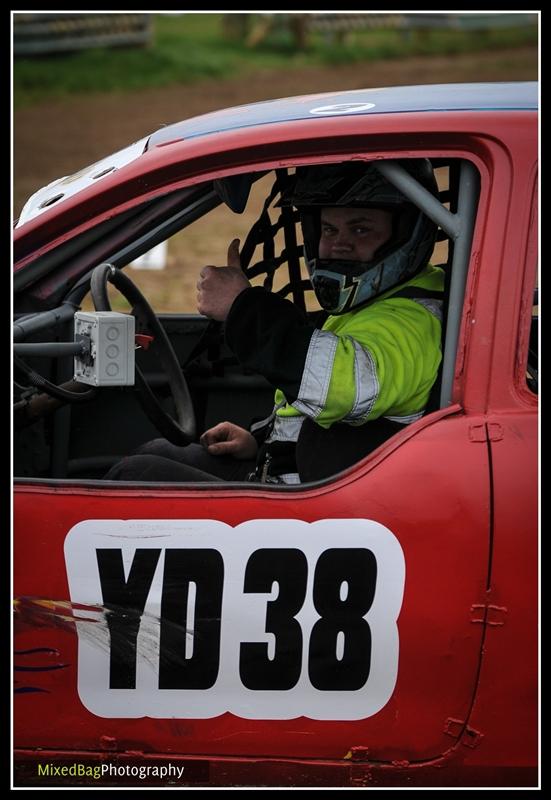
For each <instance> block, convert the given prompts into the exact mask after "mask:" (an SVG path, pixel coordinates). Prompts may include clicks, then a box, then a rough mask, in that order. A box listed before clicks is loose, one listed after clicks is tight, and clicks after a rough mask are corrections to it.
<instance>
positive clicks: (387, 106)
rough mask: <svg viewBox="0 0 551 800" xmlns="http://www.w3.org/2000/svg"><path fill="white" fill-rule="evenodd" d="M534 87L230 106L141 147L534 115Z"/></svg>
mask: <svg viewBox="0 0 551 800" xmlns="http://www.w3.org/2000/svg"><path fill="white" fill-rule="evenodd" d="M537 86H538V84H537V83H536V82H515V83H442V84H436V85H420V86H391V87H387V88H383V89H357V90H352V91H346V92H338V93H336V94H335V93H327V94H310V95H299V96H296V97H285V98H281V99H278V100H267V101H264V102H260V103H249V104H247V105H243V106H235V107H234V108H227V109H224V110H222V111H214V112H212V113H210V114H202V115H201V116H198V117H192V118H191V119H187V120H183V121H182V122H176V123H174V124H173V125H167V126H166V127H164V128H161V129H160V130H158V131H156V132H155V133H153V134H152V135H151V136H150V138H149V142H148V145H147V146H148V148H151V147H155V146H157V145H160V144H164V143H166V142H169V141H174V140H177V139H182V138H185V139H190V138H192V137H195V136H205V135H208V134H211V133H219V132H221V131H229V130H236V129H238V128H244V127H251V126H256V125H267V124H273V123H278V122H290V121H291V120H306V119H315V118H319V117H320V116H339V115H342V114H371V115H372V114H391V113H400V112H402V113H414V112H416V113H419V112H424V111H467V110H469V111H488V110H494V111H511V110H519V111H521V110H529V109H536V108H537V107H538V93H537Z"/></svg>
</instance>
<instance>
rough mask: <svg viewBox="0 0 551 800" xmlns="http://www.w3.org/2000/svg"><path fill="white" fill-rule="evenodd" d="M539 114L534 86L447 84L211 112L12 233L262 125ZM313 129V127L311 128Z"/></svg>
mask: <svg viewBox="0 0 551 800" xmlns="http://www.w3.org/2000/svg"><path fill="white" fill-rule="evenodd" d="M537 108H538V83H537V82H511V83H457V84H453V83H445V84H435V85H418V86H392V87H387V88H382V89H357V90H352V91H345V92H338V93H324V94H310V95H299V96H296V97H286V98H281V99H277V100H267V101H263V102H259V103H249V104H247V105H243V106H235V107H232V108H227V109H223V110H220V111H214V112H211V113H209V114H202V115H200V116H197V117H191V118H190V119H186V120H182V121H180V122H176V123H174V124H172V125H167V126H165V127H163V128H160V129H159V130H157V131H155V132H154V133H152V134H151V135H149V136H145V137H144V138H142V139H140V140H139V141H137V142H134V143H133V144H131V145H129V146H128V147H126V148H124V149H123V150H120V151H119V152H117V153H113V154H110V155H108V156H106V157H105V158H103V159H102V160H101V161H97V162H96V163H95V164H92V165H91V166H88V167H85V168H84V169H82V170H79V171H78V172H77V173H75V174H73V175H69V176H65V177H62V178H59V179H58V180H55V181H53V182H52V183H50V184H48V185H47V186H44V187H43V188H41V189H39V190H38V191H37V192H35V193H34V194H33V195H31V197H30V198H29V199H28V200H27V202H26V203H25V205H24V207H23V209H22V210H21V213H20V215H19V219H18V221H17V224H16V227H17V228H20V227H21V226H23V225H25V223H27V222H29V221H30V220H32V219H34V218H36V217H39V216H41V215H43V214H44V213H45V212H47V211H49V210H50V209H51V208H52V207H57V206H58V205H60V204H62V205H65V203H66V201H67V200H68V199H70V198H74V197H75V195H77V194H79V193H80V192H82V191H83V190H85V189H88V188H89V187H93V186H94V184H96V183H98V182H99V180H101V179H102V178H104V177H105V176H110V175H112V174H113V173H114V172H118V170H120V169H121V168H122V167H125V166H127V165H128V164H130V163H131V162H135V161H136V160H137V159H139V158H140V157H141V156H143V155H144V154H146V153H148V152H149V153H151V152H152V151H154V150H156V148H157V147H163V146H164V145H167V144H169V143H177V142H185V141H189V140H194V141H195V142H198V141H200V140H201V138H202V137H208V136H212V135H216V134H220V133H230V132H234V131H239V130H242V129H249V130H251V131H252V130H253V129H254V128H259V127H260V126H262V125H270V126H274V125H278V124H284V123H293V122H303V123H306V124H308V120H318V121H319V120H320V119H324V118H325V119H328V118H330V117H333V118H335V117H339V116H341V117H342V116H346V117H357V116H362V115H369V116H376V115H384V114H399V113H403V114H419V113H423V112H439V113H444V114H445V113H447V112H465V111H472V112H477V111H500V112H501V111H503V112H506V111H509V112H510V111H528V110H537ZM314 124H315V123H314Z"/></svg>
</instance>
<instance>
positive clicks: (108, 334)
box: [74, 311, 136, 386]
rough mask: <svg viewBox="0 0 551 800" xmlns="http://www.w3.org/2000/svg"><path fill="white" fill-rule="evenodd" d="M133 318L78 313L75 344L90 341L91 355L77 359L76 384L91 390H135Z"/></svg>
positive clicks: (105, 313) (76, 315) (98, 313)
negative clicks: (113, 387) (114, 388)
mask: <svg viewBox="0 0 551 800" xmlns="http://www.w3.org/2000/svg"><path fill="white" fill-rule="evenodd" d="M135 326H136V321H135V319H134V317H133V316H132V315H131V314H120V313H119V312H117V311H76V312H75V334H74V335H75V341H82V340H85V339H86V338H88V339H89V341H90V347H89V352H88V353H86V355H82V356H76V357H75V361H74V365H75V374H74V380H75V381H78V382H79V383H87V384H89V385H90V386H134V372H135V370H134V361H135V359H134V349H135V342H134V331H135Z"/></svg>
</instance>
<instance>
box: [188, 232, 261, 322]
mask: <svg viewBox="0 0 551 800" xmlns="http://www.w3.org/2000/svg"><path fill="white" fill-rule="evenodd" d="M250 285H251V284H250V283H249V281H248V280H247V278H246V277H245V274H244V273H243V270H242V269H241V259H240V257H239V239H234V240H233V241H232V242H231V244H230V246H229V247H228V266H227V267H212V266H207V267H203V269H202V270H201V272H200V273H199V280H198V281H197V311H198V312H199V313H200V314H204V315H205V317H210V318H211V319H216V320H218V321H219V322H223V321H224V320H225V319H226V317H227V316H228V314H229V312H230V308H231V307H232V304H233V301H234V300H235V298H236V297H237V295H238V294H241V292H242V291H243V290H244V289H247V288H249V286H250Z"/></svg>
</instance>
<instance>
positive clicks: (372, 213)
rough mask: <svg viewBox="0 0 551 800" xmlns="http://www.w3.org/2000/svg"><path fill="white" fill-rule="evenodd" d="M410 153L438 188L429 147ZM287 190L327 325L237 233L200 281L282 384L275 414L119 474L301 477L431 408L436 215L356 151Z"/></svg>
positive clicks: (123, 467) (213, 307) (203, 302)
mask: <svg viewBox="0 0 551 800" xmlns="http://www.w3.org/2000/svg"><path fill="white" fill-rule="evenodd" d="M401 164H402V166H404V167H405V169H406V170H407V171H408V172H409V173H410V174H411V175H412V176H413V177H415V178H416V179H417V180H418V181H419V182H420V183H421V184H422V185H423V186H424V187H425V188H427V189H428V190H429V191H431V193H432V194H434V195H435V196H437V192H438V189H437V185H436V180H435V178H434V173H433V170H432V167H431V165H430V162H429V161H428V160H426V159H416V160H404V161H402V162H401ZM280 203H281V204H286V205H292V206H294V207H295V208H297V209H298V211H299V215H300V220H301V226H302V231H303V240H304V258H305V261H306V264H307V267H308V270H309V274H310V280H311V282H312V285H313V288H314V291H315V294H316V297H317V299H318V301H319V303H320V305H321V307H322V309H324V310H325V312H326V314H325V317H326V319H325V321H324V322H323V324H322V326H321V327H316V326H315V325H314V323H313V322H312V321H311V320H310V319H309V318H308V317H307V315H306V314H305V313H304V312H303V311H301V310H300V309H299V308H297V307H296V306H295V305H294V304H293V303H292V302H291V301H289V300H286V299H284V298H282V297H280V296H278V295H276V294H273V293H271V292H269V291H267V290H266V289H264V288H263V287H260V286H254V287H253V286H251V284H250V283H249V281H248V279H247V278H246V276H245V275H244V273H243V271H242V269H241V264H240V259H239V240H237V239H234V240H233V241H232V243H231V244H230V246H229V249H228V259H227V265H226V266H221V267H215V266H206V267H204V268H203V269H202V270H201V273H200V277H199V281H198V283H197V289H198V294H197V308H198V311H199V312H200V313H201V314H204V315H205V316H207V317H210V318H211V319H215V320H219V321H224V322H225V335H226V341H227V343H228V345H229V347H230V349H231V350H232V351H233V352H234V354H235V355H236V356H237V358H238V359H239V361H240V363H241V364H242V365H243V366H244V367H247V368H249V369H252V370H254V371H256V372H258V373H260V374H262V375H263V376H264V377H265V378H267V380H268V381H269V382H270V383H271V384H272V385H273V386H274V389H275V403H274V409H273V412H272V414H271V415H270V417H268V419H267V420H264V421H262V422H260V423H256V424H254V425H252V426H251V429H250V430H245V429H244V428H241V427H240V426H238V425H235V424H234V423H231V422H221V423H220V424H218V425H216V426H215V427H213V428H211V429H210V430H207V431H206V432H205V433H203V435H202V436H201V438H200V443H199V444H192V445H188V446H187V447H177V446H175V445H172V444H171V443H169V442H168V441H166V440H164V439H156V440H154V441H153V442H149V443H147V444H145V445H143V446H142V447H140V448H139V449H138V450H137V451H136V454H135V455H133V456H130V457H128V458H126V459H123V460H122V461H121V462H119V463H118V464H116V465H115V466H114V467H113V468H112V469H111V470H110V471H109V472H108V473H107V475H106V478H107V479H109V480H156V481H195V480H200V481H212V480H247V479H248V480H260V481H266V482H272V483H285V484H295V483H300V482H301V481H304V480H312V479H315V478H319V477H324V476H325V475H330V474H333V473H334V472H337V471H339V469H342V468H343V467H345V466H348V465H349V464H350V463H354V461H356V460H358V458H361V457H363V456H364V455H366V454H367V453H368V452H369V451H370V450H372V449H374V448H375V447H377V446H378V445H379V444H380V443H381V442H382V441H384V439H386V438H388V437H389V436H391V435H392V434H393V433H395V432H397V431H399V430H401V429H403V427H404V426H405V425H408V424H410V423H411V422H413V421H415V420H417V419H419V418H420V417H421V416H422V414H423V412H424V410H425V407H426V405H427V401H428V398H429V394H430V390H431V388H432V386H433V384H434V382H435V380H436V377H437V372H438V367H439V364H440V360H441V346H440V341H441V316H442V292H443V285H444V275H443V271H442V269H440V268H439V267H434V266H432V265H430V264H429V258H430V256H431V253H432V250H433V247H434V243H435V240H436V230H437V229H436V225H435V224H434V223H433V222H432V221H431V220H430V219H429V218H428V217H427V216H426V215H425V214H423V213H422V212H421V211H420V210H419V209H418V208H417V207H416V206H414V205H413V204H412V203H410V202H409V201H408V200H407V199H406V197H405V196H404V195H403V194H402V193H401V192H400V191H399V190H398V189H396V188H395V187H394V186H393V185H392V184H391V183H389V182H388V181H386V180H385V179H384V178H383V177H382V175H381V174H380V173H379V171H378V170H377V169H376V168H375V167H374V166H373V165H372V164H365V163H364V164H358V162H353V163H348V164H345V165H336V164H332V165H327V166H318V167H302V168H298V169H297V172H296V175H295V178H294V180H293V182H292V184H291V187H290V188H289V189H287V190H286V191H285V192H284V193H283V196H282V199H281V201H280ZM301 431H302V433H301ZM337 433H338V436H337V435H336V434H337ZM299 434H301V436H300V441H302V442H303V443H309V444H310V445H311V446H307V445H305V444H303V445H302V446H301V444H300V441H299V448H298V453H299V455H300V454H301V453H302V456H300V458H299V464H298V466H297V440H299ZM318 434H321V439H320V438H319V435H318ZM343 434H345V435H344V436H343ZM331 436H333V438H331ZM324 437H325V440H326V442H328V443H329V447H321V448H320V447H319V442H320V441H321V442H323V441H324ZM327 437H329V438H327ZM342 441H345V442H346V441H348V444H345V446H344V452H342V448H339V444H338V443H339V442H342ZM316 447H317V448H318V449H317V450H316ZM318 451H319V452H318ZM305 453H309V454H310V455H309V457H308V456H307V457H306V458H305V457H304V454H305Z"/></svg>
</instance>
